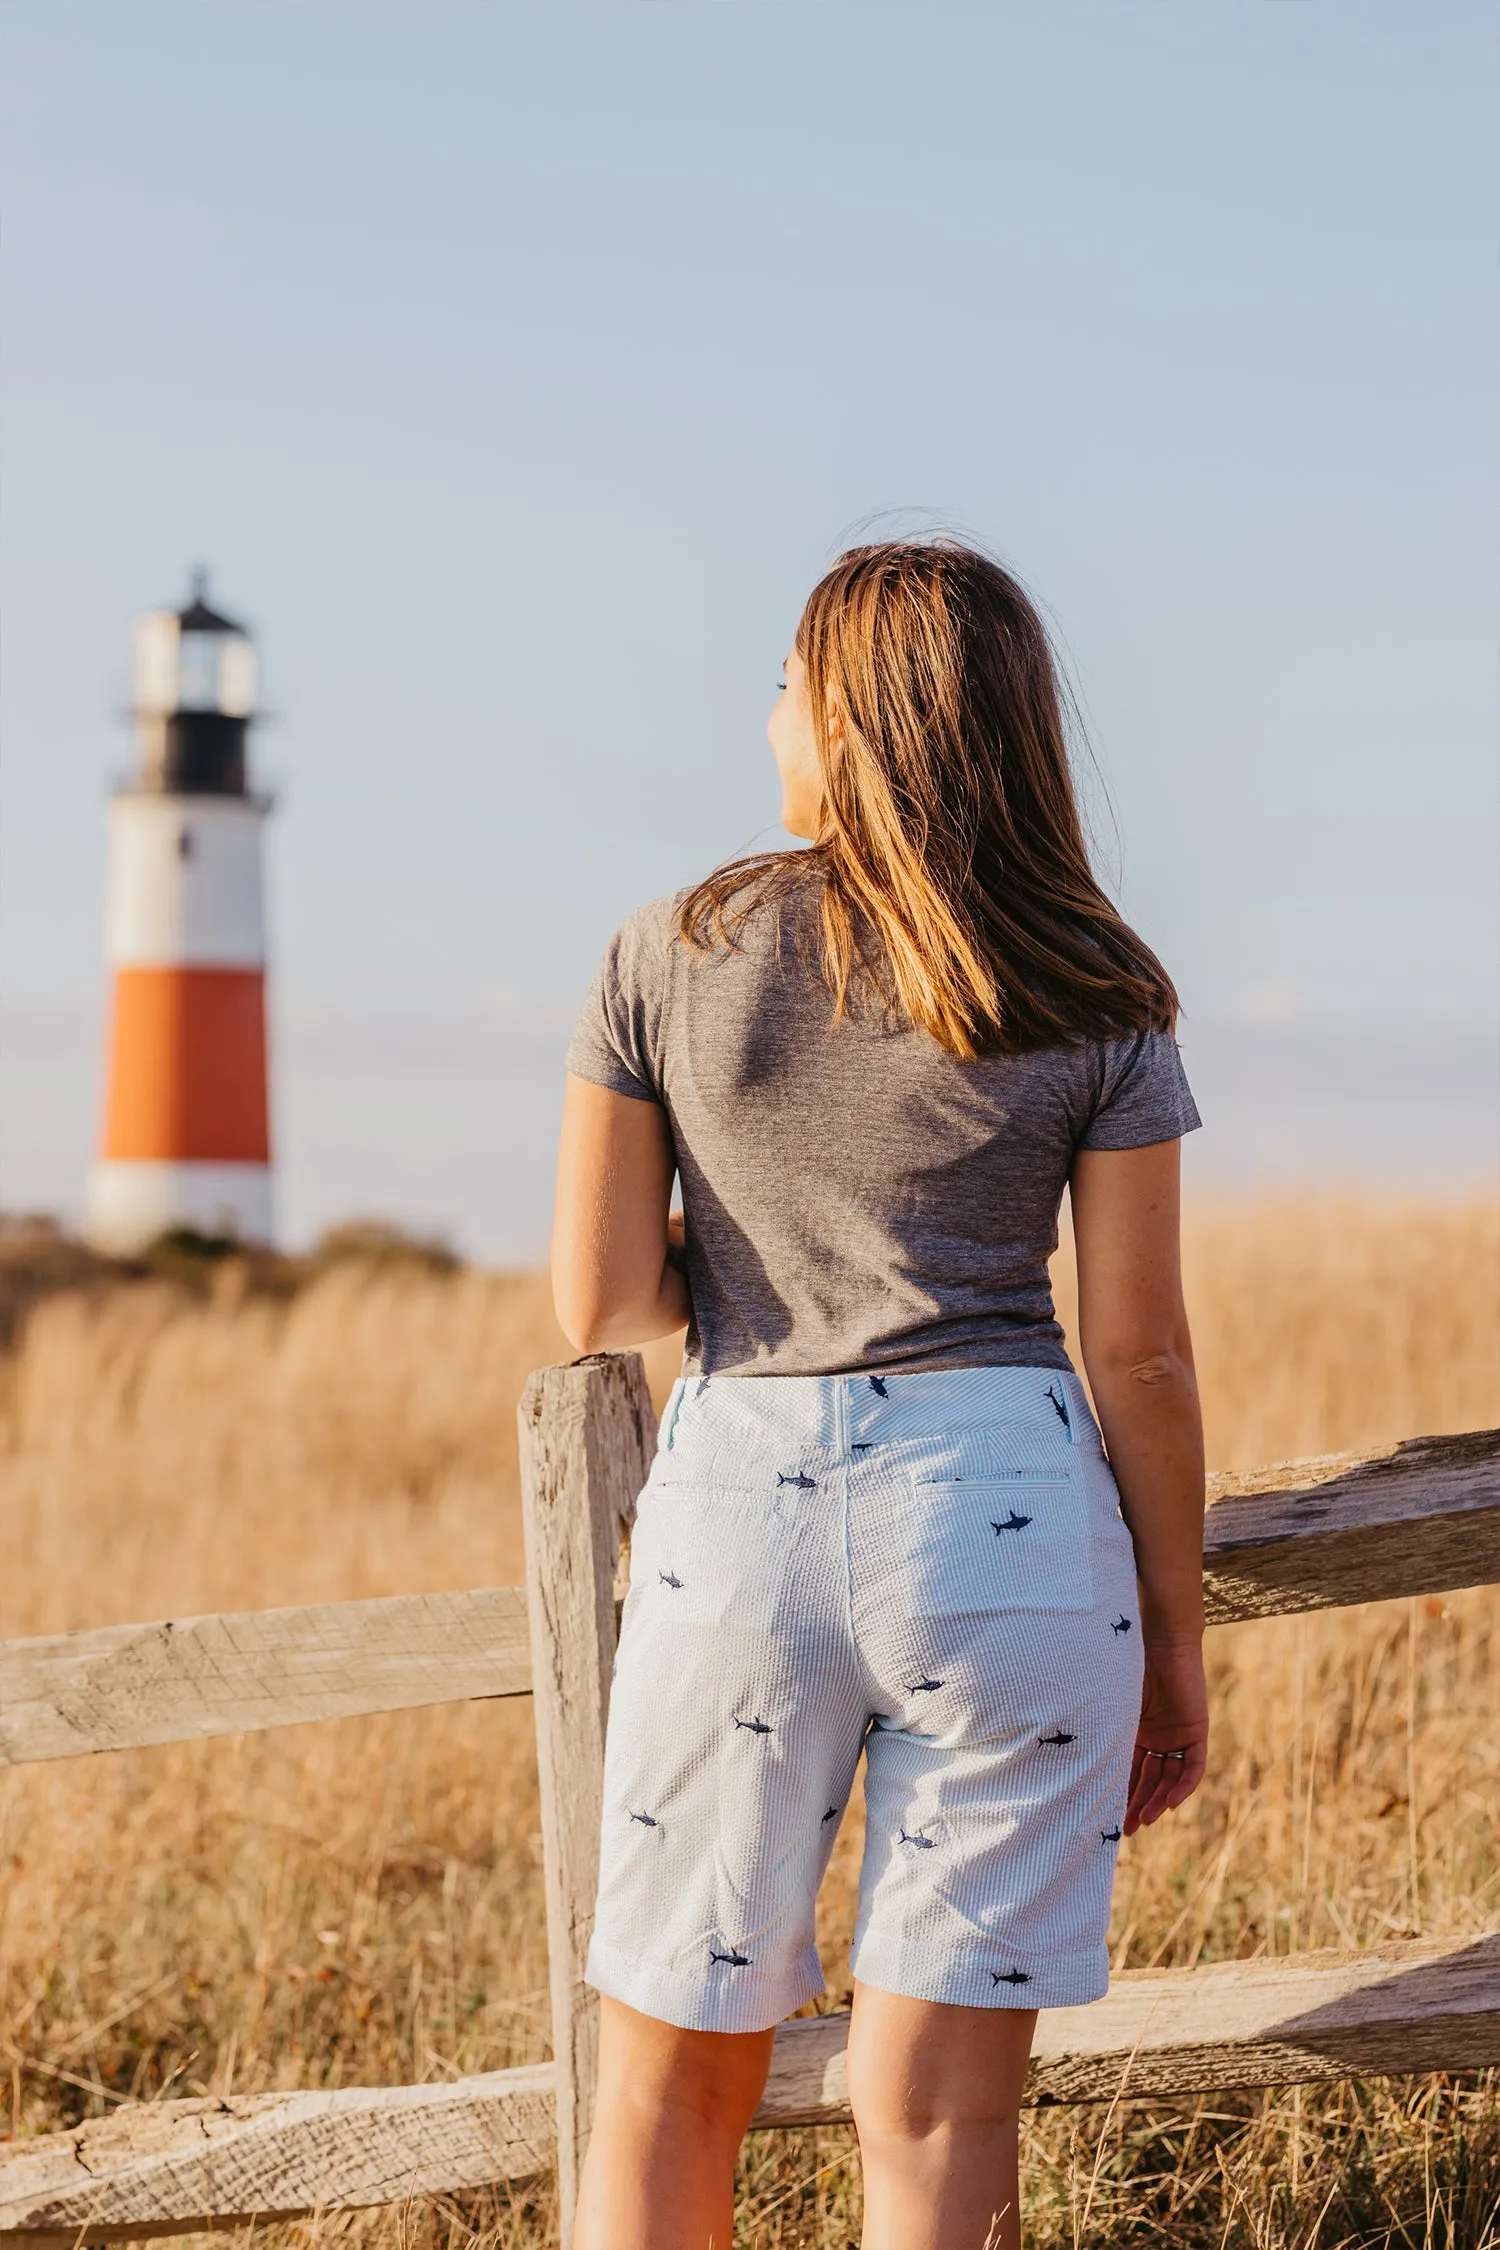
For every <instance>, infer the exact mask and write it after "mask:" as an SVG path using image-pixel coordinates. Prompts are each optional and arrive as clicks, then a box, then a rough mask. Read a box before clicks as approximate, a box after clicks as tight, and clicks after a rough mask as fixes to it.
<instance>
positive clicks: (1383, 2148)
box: [0, 1201, 1500, 2250]
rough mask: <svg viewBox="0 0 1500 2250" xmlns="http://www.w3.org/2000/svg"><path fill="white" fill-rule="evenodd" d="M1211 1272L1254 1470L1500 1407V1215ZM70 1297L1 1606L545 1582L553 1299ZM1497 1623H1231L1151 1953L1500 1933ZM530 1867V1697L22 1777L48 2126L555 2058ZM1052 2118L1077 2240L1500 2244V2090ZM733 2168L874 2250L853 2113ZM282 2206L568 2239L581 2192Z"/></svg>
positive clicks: (8, 1372)
mask: <svg viewBox="0 0 1500 2250" xmlns="http://www.w3.org/2000/svg"><path fill="white" fill-rule="evenodd" d="M1188 1273H1189V1288H1190V1295H1191V1300H1192V1305H1193V1310H1194V1316H1195V1327H1196V1332H1197V1338H1198V1346H1199V1355H1200V1361H1201V1367H1202V1374H1203V1385H1204V1395H1205V1403H1206V1408H1207V1419H1208V1427H1209V1439H1210V1453H1211V1458H1212V1460H1213V1462H1214V1464H1215V1465H1216V1466H1244V1465H1249V1464H1251V1463H1253V1462H1255V1461H1257V1460H1271V1459H1277V1458H1285V1457H1287V1456H1291V1455H1297V1454H1306V1453H1312V1452H1320V1451H1328V1450H1331V1449H1335V1448H1339V1447H1344V1446H1354V1445H1366V1444H1369V1445H1373V1444H1378V1443H1381V1442H1383V1441H1385V1440H1388V1439H1392V1438H1396V1437H1399V1436H1403V1435H1410V1434H1415V1433H1418V1432H1422V1431H1432V1430H1443V1429H1461V1428H1474V1427H1479V1426H1482V1425H1487V1424H1490V1423H1493V1422H1495V1421H1497V1420H1500V1333H1497V1329H1500V1323H1497V1295H1500V1214H1497V1212H1496V1210H1495V1208H1494V1207H1493V1205H1491V1204H1486V1203H1480V1202H1468V1203H1464V1204H1454V1205H1451V1206H1431V1205H1399V1204H1389V1205H1386V1204H1376V1203H1373V1202H1370V1201H1364V1202H1350V1203H1347V1204H1339V1203H1334V1202H1312V1201H1286V1202H1282V1203H1277V1204H1270V1203H1266V1202H1250V1203H1245V1204H1243V1205H1232V1204H1226V1205H1218V1206H1212V1207H1203V1208H1200V1209H1198V1210H1197V1211H1196V1212H1195V1213H1194V1214H1193V1215H1192V1219H1191V1223H1190V1226H1189V1230H1188ZM60 1278H61V1279H62V1280H63V1281H64V1282H67V1281H68V1280H69V1279H70V1278H71V1280H72V1283H73V1285H72V1286H64V1287H61V1288H60V1289H58V1290H57V1291H56V1292H55V1293H53V1294H51V1295H45V1296H43V1297H42V1298H41V1300H40V1301H39V1302H38V1303H36V1304H35V1305H34V1306H33V1308H32V1309H31V1311H30V1312H29V1315H28V1316H27V1317H26V1319H25V1321H24V1325H23V1326H22V1327H21V1328H20V1330H19V1334H18V1339H17V1342H16V1345H15V1348H14V1350H13V1351H12V1353H11V1355H10V1356H9V1358H8V1359H6V1360H4V1361H0V1476H3V1492H4V1512H3V1521H4V1531H5V1569H4V1576H3V1581H0V1632H3V1633H5V1634H6V1635H16V1634H22V1633H36V1632H49V1631H57V1630H62V1629H66V1628H68V1627H72V1626H77V1625H86V1624H103V1623H107V1622H110V1621H114V1620H122V1619H127V1618H131V1617H152V1616H163V1615H171V1614H176V1615H179V1616H180V1615H184V1614H189V1613H191V1612H192V1611H194V1610H205V1609H215V1608H224V1607H235V1608H240V1607H253V1606H257V1605H260V1604H266V1603H275V1602H289V1601H302V1600H310V1599H315V1598H344V1597H351V1596H355V1595H364V1594H378V1593H388V1592H398V1591H403V1592H404V1591H415V1590H420V1589H434V1588H439V1587H444V1586H458V1585H465V1584H480V1583H496V1582H507V1581H514V1580H516V1579H517V1578H518V1577H519V1575H520V1570H521V1555H520V1541H519V1531H518V1523H517V1506H516V1498H517V1496H516V1471H515V1439H514V1427H513V1424H514V1407H515V1401H516V1397H517V1394H518V1391H519V1388H520V1384H521V1381H522V1380H523V1378H524V1375H525V1373H526V1371H527V1369H528V1368H529V1367H531V1366H533V1365H536V1364H539V1363H541V1362H543V1361H545V1360H548V1359H551V1358H555V1357H559V1356H562V1352H563V1346H562V1342H561V1339H560V1337H559V1336H558V1334H557V1331H556V1329H555V1327H554V1326H553V1324H552V1320H551V1317H550V1313H549V1311H548V1309H547V1304H546V1296H545V1291H544V1288H543V1286H542V1285H541V1284H540V1283H539V1282H538V1281H536V1280H535V1279H532V1278H524V1279H508V1278H504V1277H497V1276H491V1275H485V1274H480V1273H475V1272H469V1271H461V1272H458V1273H454V1274H442V1273H438V1272H424V1271H422V1270H421V1269H420V1268H417V1267H409V1266H408V1267H402V1266H400V1265H390V1264H386V1265H380V1264H370V1265H361V1264H359V1263H346V1264H343V1265H339V1266H335V1267H334V1268H333V1269H332V1270H330V1271H329V1272H327V1273H325V1274H323V1275H322V1276H321V1277H319V1278H317V1279H315V1280H314V1281H312V1282H311V1283H310V1284H308V1285H307V1286H305V1287H304V1288H303V1289H301V1290H300V1291H299V1292H298V1293H296V1294H293V1295H290V1296H287V1295H282V1296H274V1295H271V1296H267V1295H260V1294H254V1293H252V1294H248V1295H246V1294H243V1293H242V1291H241V1289H240V1287H239V1283H238V1280H237V1277H236V1275H235V1274H234V1273H233V1272H232V1271H221V1274H220V1276H219V1281H218V1286H217V1288H216V1290H215V1291H214V1292H213V1293H212V1294H211V1295H210V1296H209V1297H208V1298H207V1299H206V1300H204V1299H201V1298H194V1297H192V1296H190V1295H188V1294H186V1293H184V1291H183V1290H181V1289H179V1288H176V1287H173V1286H171V1285H169V1284H167V1283H163V1282H160V1281H150V1280H145V1281H137V1282H135V1283H133V1284H132V1285H130V1286H123V1285H118V1284H117V1285H114V1286H101V1285H99V1283H98V1281H97V1277H96V1278H95V1279H94V1280H93V1281H89V1280H88V1279H87V1278H86V1277H85V1278H82V1279H80V1278H79V1277H77V1276H71V1277H70V1276H69V1274H67V1273H64V1274H62V1275H61V1277H60ZM1059 1294H1060V1298H1061V1300H1062V1301H1063V1303H1064V1305H1065V1306H1066V1303H1067V1299H1068V1291H1067V1286H1066V1275H1065V1273H1060V1276H1059ZM669 1359H670V1355H667V1356H663V1355H660V1354H658V1355H656V1360H655V1364H654V1368H653V1374H654V1378H655V1380H656V1382H657V1386H658V1389H660V1388H662V1387H664V1385H665V1382H666V1381H667V1380H668V1379H669V1374H670V1365H669ZM1497 1618H1500V1594H1496V1593H1492V1592H1489V1591H1483V1592H1476V1593H1472V1594H1465V1595H1461V1596H1456V1597H1452V1598H1450V1599H1448V1600H1445V1601H1424V1602H1420V1603H1416V1602H1412V1603H1395V1604H1387V1605H1384V1606H1382V1607H1378V1608H1372V1609H1369V1610H1365V1611H1361V1612H1350V1613H1346V1614H1336V1615H1331V1616H1326V1617H1318V1618H1308V1619H1302V1620H1296V1621H1285V1622H1274V1623H1270V1624H1265V1625H1257V1626H1248V1627H1238V1628H1234V1629H1231V1630H1229V1631H1224V1632H1220V1633H1217V1634H1215V1635H1214V1636H1213V1637H1212V1641H1211V1648H1212V1656H1213V1668H1214V1684H1215V1700H1216V1725H1217V1738H1216V1746H1215V1757H1214V1763H1213V1767H1212V1771H1211V1774H1210V1779H1209V1782H1208V1784H1207V1786H1206V1788H1205V1789H1204V1791H1203V1792H1202V1794H1201V1795H1200V1796H1199V1797H1198V1798H1197V1799H1195V1800H1194V1801H1193V1803H1192V1805H1191V1806H1190V1807H1188V1808H1186V1809H1185V1811H1184V1812H1183V1814H1181V1815H1179V1816H1178V1818H1177V1819H1176V1820H1175V1821H1173V1822H1170V1823H1165V1824H1163V1826H1162V1827H1160V1828H1158V1829H1156V1830H1155V1831H1153V1832H1151V1833H1150V1834H1149V1835H1148V1836H1145V1837H1142V1838H1139V1839H1137V1840H1136V1842H1135V1844H1134V1845H1133V1846H1132V1847H1131V1848H1130V1850H1129V1851H1128V1852H1127V1853H1126V1854H1124V1855H1123V1857H1122V1865H1121V1874H1120V1882H1119V1887H1118V1892H1117V1900H1116V1929H1115V1948H1116V1957H1117V1959H1118V1960H1119V1961H1120V1962H1121V1963H1122V1964H1123V1963H1129V1964H1140V1963H1145V1962H1153V1961H1155V1962H1168V1963H1191V1962H1193V1961H1196V1960H1198V1959H1201V1958H1206V1957H1211V1956H1222V1955H1226V1954H1241V1955H1243V1954H1252V1953H1257V1952H1268V1951H1276V1952H1287V1951H1292V1950H1296V1949H1299V1948H1303V1947H1307V1946H1312V1945H1323V1944H1338V1943H1348V1944H1360V1943H1363V1942H1367V1941H1370V1940H1373V1939H1375V1938H1379V1937H1387V1936H1390V1935H1392V1934H1399V1933H1402V1932H1406V1931H1417V1930H1421V1931H1424V1932H1430V1933H1450V1932H1451V1933H1469V1932H1472V1931H1475V1930H1479V1929H1482V1928H1485V1927H1493V1926H1494V1925H1495V1923H1496V1920H1497V1908H1500V1736H1497V1728H1496V1724H1495V1717H1496V1712H1497V1710H1500V1639H1497V1634H1496V1622H1497ZM858 1843H859V1835H858V1824H857V1822H851V1824H850V1832H849V1833H848V1834H847V1835H846V1836H845V1838H844V1839H843V1841H842V1843H841V1846H840V1850H839V1854H838V1856H837V1859H836V1861H835V1866H834V1869H833V1872H832V1874H831V1876H830V1880H829V1883H828V1886H827V1888H826V1892H825V1896H824V1899H823V1902H822V1922H823V1927H824V1936H825V1946H826V1959H827V1964H828V1968H829V1975H830V1983H831V1984H832V1985H833V1987H834V1992H833V1998H834V1999H835V2000H837V1999H838V1998H839V1997H840V1996H841V1995H840V1991H839V1986H840V1982H841V1979H842V1978H843V1977H844V1976H845V1975H846V1973H847V1972H846V1970H845V1968H844V1955H845V1947H846V1944H847V1937H848V1930H849V1925H850V1921H851V1916H852V1891H851V1876H852V1871H853V1866H854V1863H855V1858H856V1855H857V1850H858ZM536 1857H537V1837H536V1810H535V1773H534V1764H533V1758H532V1750H531V1737H530V1710H529V1706H528V1705H527V1704H525V1703H524V1702H521V1703H515V1704H502V1705H476V1706H465V1707H457V1708H453V1709H447V1710H438V1711H427V1712H412V1713H407V1714H401V1715H398V1716H394V1717H391V1718H387V1719H374V1720H364V1721H354V1722H350V1723H349V1724H347V1725H342V1726H329V1727H313V1728H304V1729H293V1730H288V1731H286V1732H282V1733H279V1734H272V1735H266V1736H249V1737H245V1738H243V1739H241V1740H238V1741H233V1742H217V1743H206V1744H202V1745H185V1746H178V1747H172V1748H166V1749H161V1750H155V1751H142V1752H138V1753H132V1754H129V1755H125V1756H119V1757H114V1758H108V1759H99V1760H93V1761H88V1762H82V1761H80V1762H79V1763H77V1764H61V1765H56V1766H50V1767H38V1768H31V1769H26V1770H23V1771H21V1772H19V1773H16V1774H13V1775H8V1776H5V1777H3V1786H0V1880H3V1892H0V2082H5V2081H8V2101H9V2117H8V2119H7V2121H6V2122H7V2123H8V2124H9V2128H10V2130H12V2131H18V2132H22V2133H30V2132H37V2131H44V2130H48V2129H53V2128H55V2127H56V2126H58V2125H59V2124H62V2123H65V2122H68V2121H71V2120H73V2119H76V2118H78V2117H80V2116H84V2115H88V2114H97V2113H98V2112H99V2111H100V2110H101V2109H103V2108H105V2107H108V2106H109V2105H111V2104H112V2103H114V2102H117V2101H119V2100H121V2099H142V2098H151V2097H153V2096H159V2095H160V2094H162V2093H163V2092H167V2093H170V2094H177V2093H186V2092H194V2091H206V2090H209V2089H218V2090H222V2089H226V2088H229V2087H233V2088H234V2089H235V2090H236V2091H251V2090H255V2089H258V2088H262V2087H272V2086H290V2085H298V2084H335V2083H344V2084H351V2083H379V2082H382V2081H383V2082H397V2081H401V2080H408V2079H414V2078H429V2077H436V2076H446V2075H450V2074H453V2073H456V2072H464V2071H471V2070H477V2069H488V2068H494V2067H499V2066H502V2065H505V2064H507V2063H512V2062H520V2061H525V2060H532V2059H536V2058H537V2057H539V2056H540V2055H542V2054H543V2053H545V2051H546V2011H545V2000H544V1989H543V1988H544V1980H545V1958H544V1940H543V1931H542V1912H541V1897H540V1883H539V1880H538V1874H537V1866H536ZM1028 2140H1029V2144H1030V2147H1029V2163H1028V2195H1029V2199H1030V2202H1031V2206H1032V2215H1031V2224H1032V2239H1033V2240H1034V2241H1035V2242H1036V2243H1037V2244H1039V2245H1042V2244H1045V2245H1049V2246H1050V2245H1060V2244H1064V2243H1067V2244H1084V2243H1087V2244H1090V2245H1094V2244H1109V2245H1116V2244H1119V2245H1123V2244H1125V2243H1127V2242H1128V2243H1137V2242H1139V2243H1146V2242H1153V2243H1155V2242H1171V2243H1173V2244H1185V2245H1193V2246H1197V2245H1200V2244H1201V2245H1204V2246H1208V2245H1213V2246H1215V2250H1224V2246H1228V2245H1234V2246H1239V2245H1245V2246H1249V2245H1257V2246H1259V2245H1262V2244H1265V2245H1270V2244H1278V2245H1279V2244H1288V2245H1290V2244H1299V2245H1300V2244H1304V2243H1306V2244H1313V2243H1317V2244H1319V2245H1323V2244H1327V2245H1334V2244H1344V2243H1349V2244H1354V2243H1359V2244H1370V2245H1374V2244H1381V2245H1392V2246H1394V2245H1396V2244H1398V2243H1399V2244H1403V2245H1405V2244H1412V2245H1416V2244H1445V2245H1452V2246H1454V2250H1459V2246H1462V2250H1479V2245H1481V2244H1483V2243H1487V2242H1494V2241H1496V2240H1497V2239H1500V2233H1497V2227H1500V2221H1497V2218H1496V2208H1497V2201H1500V2092H1497V2089H1496V2088H1495V2087H1494V2086H1486V2085H1484V2084H1477V2085H1476V2084H1475V2083H1473V2082H1468V2083H1464V2082H1455V2081H1434V2080H1430V2079H1429V2080H1421V2081H1413V2082H1411V2083H1410V2084H1398V2085H1390V2086H1383V2087H1381V2086H1376V2087H1362V2088H1360V2087H1346V2088H1340V2089H1336V2090H1332V2091H1329V2092H1303V2093H1302V2094H1300V2095H1298V2094H1293V2093H1279V2094H1270V2095H1266V2096H1260V2095H1252V2096H1238V2097H1232V2098H1223V2099H1219V2100H1216V2101H1214V2102H1212V2103H1200V2104H1198V2105H1196V2106H1194V2107H1191V2108H1186V2109H1179V2110H1176V2111H1173V2110H1169V2109H1162V2110H1160V2111H1142V2110H1138V2109H1130V2110H1124V2111H1121V2112H1120V2113H1118V2114H1117V2115H1116V2116H1115V2117H1114V2118H1113V2119H1112V2120H1110V2121H1109V2122H1108V2124H1107V2126H1106V2124H1105V2121H1104V2120H1103V2119H1102V2118H1101V2116H1100V2115H1099V2114H1098V2113H1096V2112H1092V2111H1088V2110H1084V2111H1079V2112H1077V2113H1067V2114H1064V2113H1058V2114H1055V2115H1050V2116H1040V2117H1038V2118H1037V2119H1035V2120H1034V2121H1033V2123H1032V2126H1031V2127H1030V2128H1029V2129H1028ZM743 2186H744V2217H743V2220H742V2237H741V2238H742V2240H743V2241H744V2242H745V2243H746V2244H749V2243H752V2242H753V2243H755V2244H757V2245H759V2244H766V2245H787V2246H790V2245H793V2244H797V2245H807V2246H812V2245H817V2246H819V2250H831V2246H833V2245H838V2246H840V2250H842V2246H843V2245H845V2244H847V2243H849V2242H850V2241H851V2240H853V2239H854V2238H855V2237H856V2236H857V2232H858V2207H859V2190H858V2167H857V2162H856V2161H855V2160H854V2159H853V2157H852V2155H851V2142H850V2136H849V2135H848V2134H847V2133H844V2132H832V2131H828V2132H818V2133H802V2134H794V2135H774V2136H773V2135H767V2136H758V2137H757V2138H756V2139H755V2140H754V2141H753V2142H752V2144H751V2146H750V2148H749V2150H748V2152H747V2155H746V2158H745V2164H744V2179H743ZM275 2231H276V2233H277V2235H278V2238H279V2239H281V2240H285V2241H286V2242H288V2243H290V2242H291V2241H293V2240H297V2241H301V2240H303V2239H305V2238H306V2237H307V2236H309V2235H310V2234H313V2233H318V2234H321V2235H325V2236H335V2235H337V2236H340V2237H343V2236H350V2237H354V2238H356V2239H357V2241H358V2242H359V2243H360V2244H364V2243H369V2244H370V2245H372V2246H373V2245H375V2244H377V2243H379V2244H381V2245H385V2244H387V2243H394V2242H395V2241H396V2239H397V2237H398V2236H399V2237H401V2238H402V2239H403V2241H404V2240H405V2239H407V2238H412V2237H420V2238H421V2240H422V2242H423V2243H424V2244H426V2243H428V2242H431V2243H432V2244H434V2245H436V2244H439V2243H441V2244H443V2245H445V2246H446V2245H450V2244H452V2245H457V2244H459V2243H468V2242H470V2241H477V2240H478V2239H479V2238H481V2237H482V2239H483V2242H484V2244H485V2245H486V2250H488V2246H490V2245H493V2246H494V2250H500V2246H502V2245H515V2246H517V2250H520V2246H522V2245H525V2246H527V2250H539V2246H540V2245H542V2244H544V2243H546V2242H548V2241H549V2240H551V2239H552V2238H553V2237H552V2232H551V2226H550V2216H549V2194H548V2191H547V2189H546V2186H545V2184H539V2185H538V2186H537V2187H536V2188H535V2190H529V2191H526V2192H520V2191H517V2192H516V2193H514V2194H509V2193H505V2192H500V2193H497V2195H495V2196H493V2197H473V2198H467V2199H463V2200H462V2201H461V2202H455V2203H453V2204H451V2205H442V2206H438V2207H436V2208H434V2209H431V2210H426V2211H423V2212H420V2213H418V2212H412V2213H408V2214H405V2215H403V2214H401V2213H399V2212H387V2213H375V2214H367V2215H364V2214H362V2215H354V2216H350V2217H348V2218H345V2219H341V2220H336V2221H322V2222H319V2223H318V2224H317V2225H316V2226H313V2225H309V2226H308V2227H304V2228H283V2229H279V2230H275Z"/></svg>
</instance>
